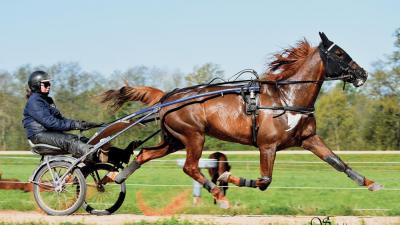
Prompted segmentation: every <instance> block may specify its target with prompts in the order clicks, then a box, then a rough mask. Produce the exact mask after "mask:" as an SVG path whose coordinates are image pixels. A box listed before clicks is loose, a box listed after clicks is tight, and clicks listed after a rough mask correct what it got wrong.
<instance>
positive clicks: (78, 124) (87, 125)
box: [74, 120, 103, 130]
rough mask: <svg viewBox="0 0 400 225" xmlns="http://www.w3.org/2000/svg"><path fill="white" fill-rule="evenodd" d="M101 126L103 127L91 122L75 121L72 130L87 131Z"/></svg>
mask: <svg viewBox="0 0 400 225" xmlns="http://www.w3.org/2000/svg"><path fill="white" fill-rule="evenodd" d="M101 125H103V123H93V122H87V121H79V120H77V121H75V123H74V128H75V129H76V130H89V129H92V128H95V127H100V126H101Z"/></svg>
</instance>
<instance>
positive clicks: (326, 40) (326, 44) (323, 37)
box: [319, 32, 333, 48]
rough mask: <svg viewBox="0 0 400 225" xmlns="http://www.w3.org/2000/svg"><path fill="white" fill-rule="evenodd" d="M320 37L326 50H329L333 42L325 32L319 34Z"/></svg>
mask: <svg viewBox="0 0 400 225" xmlns="http://www.w3.org/2000/svg"><path fill="white" fill-rule="evenodd" d="M319 36H320V37H321V40H322V44H323V45H324V47H325V48H329V47H330V46H331V45H332V44H333V42H332V41H330V40H329V39H328V37H327V36H326V35H325V34H324V32H319Z"/></svg>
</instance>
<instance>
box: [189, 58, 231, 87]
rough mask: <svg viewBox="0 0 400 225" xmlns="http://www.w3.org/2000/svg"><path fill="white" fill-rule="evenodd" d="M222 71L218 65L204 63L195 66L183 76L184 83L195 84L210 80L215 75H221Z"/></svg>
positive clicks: (222, 74)
mask: <svg viewBox="0 0 400 225" xmlns="http://www.w3.org/2000/svg"><path fill="white" fill-rule="evenodd" d="M223 76H224V71H223V70H221V69H220V68H219V65H217V64H213V63H206V64H204V65H203V66H200V67H195V68H194V70H193V72H191V73H189V74H187V75H186V76H185V80H186V84H187V85H189V86H191V85H196V84H203V83H207V82H209V81H211V79H213V78H215V77H221V78H222V77H223Z"/></svg>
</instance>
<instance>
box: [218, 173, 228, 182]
mask: <svg viewBox="0 0 400 225" xmlns="http://www.w3.org/2000/svg"><path fill="white" fill-rule="evenodd" d="M230 176H231V173H230V172H229V171H225V172H224V173H223V174H221V176H219V177H218V179H217V181H219V182H221V181H222V182H225V183H228V179H229V177H230Z"/></svg>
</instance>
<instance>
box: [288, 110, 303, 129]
mask: <svg viewBox="0 0 400 225" xmlns="http://www.w3.org/2000/svg"><path fill="white" fill-rule="evenodd" d="M286 115H287V123H288V129H286V130H285V131H290V130H292V129H293V128H295V127H296V126H297V124H298V123H299V121H300V119H301V116H302V115H301V114H298V113H296V114H294V115H293V114H292V113H287V114H286Z"/></svg>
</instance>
